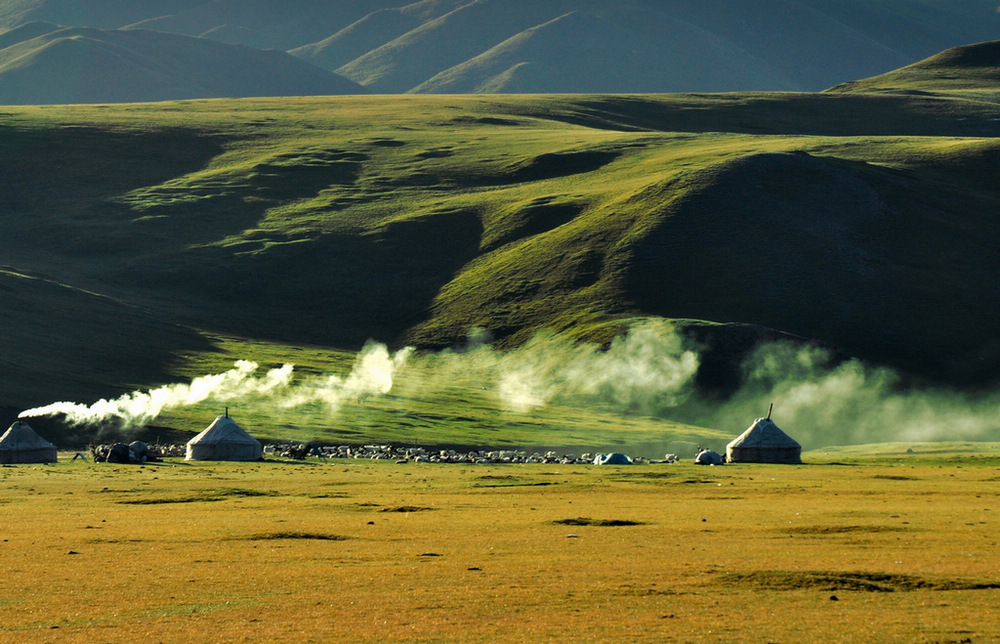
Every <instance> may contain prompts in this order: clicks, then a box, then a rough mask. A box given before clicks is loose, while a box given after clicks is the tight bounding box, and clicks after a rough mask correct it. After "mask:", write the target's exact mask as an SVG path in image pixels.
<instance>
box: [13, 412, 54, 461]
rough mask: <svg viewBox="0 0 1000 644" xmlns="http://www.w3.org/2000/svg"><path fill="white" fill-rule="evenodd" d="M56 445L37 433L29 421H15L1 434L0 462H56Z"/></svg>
mask: <svg viewBox="0 0 1000 644" xmlns="http://www.w3.org/2000/svg"><path fill="white" fill-rule="evenodd" d="M56 459H57V455H56V446H55V445H53V444H52V443H50V442H49V441H47V440H45V439H44V438H42V437H41V436H39V435H38V434H36V433H35V430H33V429H32V428H31V426H30V425H28V423H25V422H22V421H20V420H18V421H15V422H14V424H13V425H11V426H10V428H9V429H8V430H7V431H6V432H4V435H3V436H0V463H3V464H4V465H7V464H9V463H55V462H56Z"/></svg>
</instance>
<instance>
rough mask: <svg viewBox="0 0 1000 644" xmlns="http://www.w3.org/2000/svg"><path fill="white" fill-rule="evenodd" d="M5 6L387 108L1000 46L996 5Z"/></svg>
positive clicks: (854, 67)
mask: <svg viewBox="0 0 1000 644" xmlns="http://www.w3.org/2000/svg"><path fill="white" fill-rule="evenodd" d="M3 4H4V6H3V7H2V8H0V28H2V27H7V28H13V27H16V26H19V25H21V24H23V23H25V22H28V21H32V20H38V21H47V22H52V23H57V24H64V25H71V26H80V27H96V28H101V29H124V28H143V29H149V30H156V31H161V32H169V33H176V34H183V35H188V36H199V37H204V38H209V39H214V40H217V41H221V42H225V43H228V44H242V45H246V46H250V47H254V48H261V49H280V50H283V51H289V52H291V53H293V54H294V55H296V56H298V57H300V58H302V59H303V60H306V61H308V62H310V63H312V64H314V65H317V66H320V67H323V68H325V69H327V70H330V71H337V72H338V73H341V74H343V75H345V76H347V77H348V78H350V79H352V80H354V81H356V82H358V83H360V84H361V85H363V86H365V87H367V88H368V89H370V90H372V91H376V92H388V93H402V92H505V93H506V92H537V93H546V92H629V93H650V92H682V91H733V90H745V89H756V90H789V89H791V90H802V91H818V90H822V89H824V88H827V87H831V86H834V85H837V84H839V83H842V82H844V81H845V80H849V79H858V78H867V77H871V76H875V75H878V74H882V73H886V72H888V71H890V70H893V69H897V68H899V67H902V66H905V65H908V64H911V63H913V62H915V61H918V60H921V59H923V58H926V57H928V56H931V55H933V54H935V53H936V52H940V51H942V50H944V49H947V48H951V47H956V46H961V45H966V44H969V43H974V42H982V41H988V40H993V39H995V38H996V35H997V34H998V33H1000V14H998V12H997V3H996V2H994V1H993V0H964V1H963V2H953V1H947V0H883V1H881V2H877V3H873V2H870V1H869V0H837V1H835V2H831V1H830V0H770V1H768V2H754V1H752V0H717V1H713V2H705V1H704V0H670V1H664V0H619V1H616V2H607V1H605V0H546V1H545V2H539V1H537V0H419V1H416V2H411V1H409V0H334V1H325V0H298V1H288V0H252V1H247V0H179V1H176V2H166V1H165V0H135V1H133V2H126V1H125V0H86V1H85V0H11V1H10V2H6V3H3ZM271 93H279V92H278V91H277V90H275V91H273V92H271Z"/></svg>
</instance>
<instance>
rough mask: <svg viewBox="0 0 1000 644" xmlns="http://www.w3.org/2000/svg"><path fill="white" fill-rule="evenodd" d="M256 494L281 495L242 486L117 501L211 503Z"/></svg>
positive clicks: (127, 502) (142, 503)
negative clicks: (181, 494) (180, 494)
mask: <svg viewBox="0 0 1000 644" xmlns="http://www.w3.org/2000/svg"><path fill="white" fill-rule="evenodd" d="M256 496H279V494H278V493H277V492H262V491H260V490H247V489H241V488H234V489H222V490H205V491H204V492H200V493H197V494H187V495H183V496H143V497H138V498H131V499H120V500H117V501H115V503H121V504H124V505H160V504H164V503H211V502H214V501H224V500H226V499H230V498H246V497H256Z"/></svg>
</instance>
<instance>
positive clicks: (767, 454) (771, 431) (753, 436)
mask: <svg viewBox="0 0 1000 644" xmlns="http://www.w3.org/2000/svg"><path fill="white" fill-rule="evenodd" d="M726 460H727V461H728V462H730V463H801V462H802V446H801V445H799V444H798V443H796V442H795V440H794V439H792V437H791V436H789V435H788V434H786V433H785V432H783V431H781V430H780V429H778V426H777V425H775V424H774V421H772V420H771V418H770V417H768V418H758V419H757V420H755V421H754V422H753V425H750V427H749V428H748V429H747V430H746V431H745V432H743V433H742V434H740V435H739V436H737V437H736V438H735V439H733V441H732V442H731V443H729V444H728V445H726Z"/></svg>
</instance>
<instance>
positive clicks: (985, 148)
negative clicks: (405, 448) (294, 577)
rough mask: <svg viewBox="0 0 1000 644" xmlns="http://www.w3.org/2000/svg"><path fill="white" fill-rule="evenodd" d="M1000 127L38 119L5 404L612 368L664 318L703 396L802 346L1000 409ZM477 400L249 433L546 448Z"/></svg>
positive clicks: (6, 194)
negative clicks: (606, 362)
mask: <svg viewBox="0 0 1000 644" xmlns="http://www.w3.org/2000/svg"><path fill="white" fill-rule="evenodd" d="M967 73H968V74H970V75H972V74H974V73H975V72H974V70H972V69H971V68H969V70H968V71H967ZM984 87H987V88H988V87H989V85H988V84H986V85H984ZM998 113H1000V110H998V108H997V104H996V103H995V102H993V100H992V95H991V94H989V93H987V91H986V90H983V91H982V92H980V93H977V94H975V95H974V96H968V95H967V94H966V93H965V92H956V93H948V92H937V93H921V94H918V95H911V94H907V93H901V92H895V93H887V92H877V93H865V92H849V91H846V88H839V89H838V91H836V92H830V93H821V94H797V93H786V94H781V93H778V94H761V93H756V94H754V93H751V94H721V95H656V96H653V95H650V96H627V97H623V96H611V95H581V96H514V97H497V96H492V97H485V96H480V97H477V96H440V97H417V96H410V97H406V96H392V97H385V96H382V97H361V96H352V97H330V98H295V99H243V100H212V101H182V102H168V103H156V104H129V105H115V106H110V105H94V106H71V107H60V106H42V107H7V108H5V109H4V110H3V111H2V113H0V128H2V129H3V134H4V136H3V138H2V143H0V175H2V176H3V178H4V185H5V186H6V188H5V190H4V191H3V192H2V194H0V206H2V213H3V215H2V217H0V256H2V258H3V259H2V264H3V265H5V266H6V267H7V268H6V269H5V272H4V274H3V275H4V281H3V288H4V291H5V293H7V294H8V295H7V296H6V299H5V303H6V304H7V313H8V315H9V316H11V317H13V318H15V319H18V320H24V322H20V323H19V324H17V325H14V326H11V327H10V328H11V329H12V331H11V332H10V333H5V334H4V336H3V338H2V340H0V342H2V343H3V360H4V361H5V362H6V364H7V369H8V372H9V373H12V374H16V375H17V377H16V379H15V382H16V384H10V385H5V386H4V390H3V391H2V392H0V393H2V398H0V405H2V406H4V407H6V408H8V409H10V410H15V411H16V410H17V409H24V408H27V407H31V406H37V405H41V404H44V403H47V402H51V401H54V400H62V399H76V400H80V399H81V398H82V399H83V400H80V401H81V402H89V400H90V399H92V397H94V396H96V395H98V393H97V392H103V393H101V394H100V395H102V396H115V395H119V394H120V393H124V392H127V391H130V390H132V389H134V388H142V387H152V386H155V385H157V384H161V383H165V382H170V381H171V380H172V379H176V378H185V377H193V376H195V375H201V374H204V373H208V372H210V370H212V369H215V367H219V368H218V371H222V370H225V369H226V368H228V366H231V365H232V361H233V360H235V359H241V358H247V359H255V360H256V358H254V357H253V355H252V354H253V353H254V352H255V351H257V349H254V350H253V351H250V350H249V348H250V347H266V349H264V350H262V351H263V353H262V355H263V356H264V357H263V358H261V359H259V360H257V361H258V362H259V363H260V364H261V367H262V368H271V367H275V366H280V364H282V363H283V362H292V363H296V364H305V365H308V364H310V362H311V361H315V360H319V361H320V363H321V364H322V363H323V360H324V359H323V358H322V356H323V355H324V352H326V351H328V350H331V349H337V350H343V351H356V350H358V349H360V348H361V347H362V345H364V343H365V342H366V341H367V340H369V339H373V340H377V341H380V342H385V343H387V344H388V345H389V347H390V349H393V350H395V349H398V348H400V347H402V346H404V345H414V346H416V347H418V348H420V349H421V350H422V351H424V352H426V351H431V352H436V351H440V350H442V349H448V348H455V347H463V346H466V344H467V343H468V337H469V335H470V333H472V334H474V335H475V334H482V333H485V336H486V337H488V339H490V340H491V341H492V343H493V346H494V347H496V348H497V349H513V348H517V347H521V346H530V343H531V342H532V341H533V339H535V338H537V337H539V336H538V334H539V333H540V332H546V333H554V334H556V338H559V340H558V342H563V341H569V342H571V343H572V342H584V343H587V344H588V345H589V344H590V343H593V345H594V346H604V347H608V346H609V345H610V343H611V342H612V340H613V339H614V338H616V337H619V336H621V335H622V334H623V333H625V332H626V331H627V330H628V329H629V328H633V327H634V326H635V325H636V324H637V323H639V322H640V321H642V320H644V319H649V318H653V319H664V320H666V322H665V324H667V325H668V327H669V328H670V329H673V330H676V331H678V332H680V333H681V334H682V336H684V337H686V338H687V340H686V341H685V342H688V343H690V347H696V350H697V351H699V352H701V353H702V357H701V363H700V364H701V370H700V371H699V374H698V380H697V386H698V389H699V392H698V394H699V395H709V396H712V395H722V396H726V395H729V394H731V393H732V391H733V388H738V387H739V385H740V383H741V381H742V380H741V379H742V378H743V377H744V376H743V375H742V371H741V366H740V365H741V363H742V361H743V360H744V359H745V358H746V357H747V356H748V355H750V353H751V352H752V350H753V349H754V347H755V346H757V345H758V344H759V343H760V342H761V341H762V340H765V339H766V340H774V339H779V338H786V339H790V340H795V341H796V342H799V343H801V342H805V343H807V344H809V343H815V344H819V345H822V346H826V347H831V348H833V349H834V350H835V351H836V352H837V353H838V354H839V355H841V356H846V357H857V358H860V359H862V360H864V361H866V362H867V363H869V364H873V365H885V366H889V367H892V368H894V369H897V370H899V371H901V372H902V373H905V374H909V375H910V376H912V377H915V378H917V379H918V381H927V382H935V383H938V384H942V385H946V386H949V387H954V386H959V387H965V388H968V387H986V386H989V385H990V384H991V383H993V382H995V380H996V377H997V375H998V374H1000V345H998V344H997V342H996V340H995V338H997V337H998V331H1000V328H998V326H1000V320H998V319H997V318H996V316H995V314H994V312H993V311H992V309H991V306H992V305H991V302H992V300H991V298H990V297H989V293H992V291H993V290H994V289H995V286H996V285H995V279H994V278H993V272H994V271H993V267H994V266H995V265H996V259H997V257H996V253H997V251H996V249H997V248H1000V244H998V242H1000V240H998V239H997V237H998V235H1000V229H998V227H997V225H996V223H995V222H994V221H993V217H992V213H993V212H995V211H996V206H997V199H998V197H1000V195H998V194H997V191H996V188H995V183H994V181H993V178H992V168H993V167H995V160H996V158H997V154H998V152H1000V146H998V145H1000V144H998V143H997V139H996V136H997V134H998V133H1000V121H998V120H997V115H998ZM28 320H31V321H32V322H30V323H29V322H27V321H28ZM38 324H44V325H45V326H43V327H41V328H43V329H47V332H44V333H43V332H40V331H39V326H37V325H38ZM47 337H51V338H52V339H51V340H48V339H46V338H47ZM136 338H141V341H138V342H137V340H136ZM137 345H138V346H140V348H139V349H136V348H135V347H136V346H137ZM244 354H247V355H244ZM428 355H433V353H431V354H428ZM337 364H338V365H340V366H339V367H333V371H334V372H336V373H345V372H346V370H349V369H350V364H351V362H350V358H348V357H343V358H340V359H338V361H337ZM226 365H228V366H226ZM319 371H322V370H321V369H318V370H317V372H319ZM456 384H459V381H456ZM460 386H461V387H464V388H466V391H465V393H462V394H461V396H460V397H459V399H458V400H456V401H455V403H454V404H453V406H451V407H449V409H450V411H445V412H444V413H443V416H441V417H439V418H435V417H434V414H435V413H436V412H432V411H429V410H427V411H418V408H419V407H420V405H422V404H423V403H422V402H420V398H421V396H424V395H425V394H424V393H421V394H419V395H418V394H413V396H411V397H409V398H404V399H399V400H395V401H393V402H391V404H389V406H390V407H393V408H394V409H393V410H384V411H385V413H383V411H380V409H381V408H380V405H381V404H382V403H379V404H374V406H373V405H362V406H361V407H358V408H357V409H355V412H357V413H358V414H361V415H365V414H369V412H371V413H374V412H376V411H378V414H375V415H374V416H371V417H370V418H375V420H370V419H369V420H362V419H361V416H356V417H350V413H353V412H351V411H350V405H348V406H346V407H343V408H342V410H341V411H342V413H344V414H348V415H347V416H345V417H342V418H337V417H336V416H334V417H331V416H330V415H329V414H326V415H324V414H320V413H318V412H317V415H315V416H309V415H308V414H302V415H300V416H294V415H290V416H289V417H287V418H285V419H284V420H282V421H278V420H277V419H275V418H273V417H272V414H274V413H278V415H280V413H279V412H274V411H273V410H272V411H268V410H267V409H266V408H265V409H258V410H254V411H252V412H249V411H248V415H249V417H247V418H244V421H245V422H247V424H248V425H250V426H254V425H256V426H257V428H258V429H259V431H260V432H261V433H263V434H264V435H266V436H273V437H296V436H302V437H306V438H311V437H320V438H324V439H328V440H337V439H338V437H345V436H349V435H356V433H357V432H355V429H352V428H357V427H366V429H365V430H364V432H362V433H363V434H364V435H365V436H371V437H373V438H374V437H378V436H383V437H392V438H393V439H394V440H397V439H402V438H409V439H411V440H413V441H415V442H442V443H449V444H464V443H468V442H479V441H480V440H482V441H484V442H487V441H488V442H496V443H501V444H526V443H529V442H531V441H532V439H531V438H530V436H528V435H517V436H515V435H514V434H516V432H514V430H513V429H512V427H513V426H514V425H516V422H515V421H512V420H511V418H509V417H507V416H504V414H499V415H498V414H497V412H496V410H495V408H494V409H488V407H489V405H486V404H485V403H484V404H483V405H480V404H479V403H478V402H476V400H477V399H478V398H481V395H477V394H475V391H477V390H482V389H484V388H485V389H490V388H491V386H492V383H490V382H484V381H477V380H476V377H473V376H470V377H469V378H468V379H467V380H465V381H462V382H461V383H460ZM477 388H478V389H477ZM220 404H221V403H219V402H216V403H215V407H216V408H218V407H219V405H220ZM491 404H492V403H491ZM563 404H564V405H568V406H565V407H562V408H558V406H556V407H552V408H550V410H549V411H544V408H542V409H536V412H535V413H538V414H542V415H541V416H539V417H538V418H536V419H527V417H525V418H523V420H524V422H526V423H527V426H526V428H527V429H528V430H531V431H540V432H542V433H541V434H536V437H538V438H537V441H535V442H536V444H547V445H581V444H588V440H589V439H588V438H587V435H586V433H584V434H581V435H577V434H574V433H573V432H575V431H576V430H569V431H568V432H567V431H563V430H560V429H558V428H559V427H562V425H561V423H563V422H564V420H565V419H564V420H559V418H560V415H564V414H565V413H566V412H567V410H568V409H570V408H573V407H574V404H573V403H571V402H570V401H566V400H564V401H563ZM622 405H624V407H623V406H622ZM669 406H670V405H668V404H666V403H662V404H661V403H656V404H646V403H642V404H639V403H636V402H635V401H632V402H627V403H619V405H618V406H617V407H610V408H605V409H604V411H602V410H601V409H600V405H598V406H597V407H598V408H597V409H591V410H590V411H587V412H586V413H585V414H584V416H581V418H580V421H579V427H581V428H585V427H588V426H591V427H600V426H602V425H603V424H604V422H605V421H604V420H601V419H600V417H599V416H600V414H602V413H610V416H608V417H607V418H606V420H610V421H611V422H612V424H613V423H615V422H619V423H620V421H618V420H614V419H618V418H621V417H622V412H623V410H625V411H628V410H631V411H630V412H629V413H631V414H636V415H638V416H639V417H642V418H649V421H648V422H649V424H648V425H642V423H646V422H647V421H642V423H640V425H641V426H639V425H633V424H632V423H631V421H629V422H628V423H624V424H622V425H621V426H620V427H608V432H605V433H603V434H600V436H601V438H600V442H602V443H605V444H607V443H615V442H616V441H620V442H629V441H632V442H634V443H645V442H647V438H649V437H650V436H656V435H657V434H658V432H659V433H661V435H665V434H663V432H666V433H667V434H669V432H670V431H673V430H670V429H669V428H667V427H666V426H664V425H662V424H661V423H663V422H665V421H667V420H669V421H670V422H675V423H676V422H682V423H689V424H690V423H693V424H703V423H702V422H701V420H698V419H699V418H702V419H703V417H701V416H697V415H689V416H684V417H674V418H671V416H670V414H669V413H666V412H665V411H664V410H665V409H666V408H668V407H669ZM265 407H266V405H265ZM494 407H495V405H494ZM480 408H481V411H475V410H477V409H480ZM576 408H579V406H578V405H577V406H576ZM761 411H763V410H761ZM400 412H402V413H404V414H406V413H410V414H411V416H410V417H409V418H408V419H401V418H400V417H398V416H395V420H392V419H393V418H394V415H395V414H398V413H400ZM505 413H506V412H505ZM591 413H594V414H598V416H588V415H587V414H591ZM758 413H760V412H758ZM197 414H198V415H200V417H201V418H204V417H205V416H206V415H208V414H212V415H214V413H213V412H212V411H208V410H206V409H204V408H198V410H197ZM257 414H260V415H259V416H257ZM421 414H423V416H421ZM547 414H548V415H547ZM182 416H183V414H182ZM181 418H182V417H176V418H175V420H177V422H179V423H181V424H184V425H186V426H188V427H190V424H196V423H199V421H198V420H196V419H195V418H192V417H183V419H182V420H181ZM414 418H417V419H419V418H424V421H414V420H413V419H414ZM749 420H752V418H751V419H747V420H745V422H747V423H748V422H749ZM170 422H173V421H170V420H169V418H168V419H167V424H169V423H170ZM203 422H207V421H203ZM566 422H568V421H566ZM189 423H190V424H189ZM366 423H367V424H366ZM414 423H415V426H416V428H415V429H411V428H408V425H412V424H414ZM738 423H739V424H736V425H726V426H725V427H719V426H718V425H717V424H713V423H711V422H709V423H708V426H709V427H711V429H705V430H703V433H702V434H701V436H707V437H710V436H712V435H714V434H713V432H715V431H717V430H720V429H721V430H723V432H724V434H725V433H735V432H738V431H741V430H742V429H743V426H741V425H743V423H744V421H738ZM569 424H570V425H572V424H573V423H569ZM678 427H680V426H678ZM195 428H198V427H197V426H196V427H195ZM193 429H194V428H193ZM633 430H634V436H633V437H632V438H629V439H625V438H622V436H623V435H629V434H632V432H633ZM531 431H529V432H528V433H529V434H530V433H531ZM581 431H583V430H581ZM678 431H679V432H680V434H679V435H681V434H684V435H689V430H686V429H683V428H680V429H678ZM546 432H548V433H546ZM686 432H688V434H685V433H686ZM352 433H353V434H352ZM470 436H472V437H475V438H473V439H469V440H466V438H468V437H470ZM570 436H572V439H571V440H570V439H569V437H570ZM357 437H358V438H360V436H357ZM689 437H690V436H689ZM490 439H495V440H490ZM633 439H634V440H633ZM683 440H688V439H687V438H684V439H683ZM691 440H692V441H697V440H698V439H697V438H692V439H691ZM659 442H660V443H664V442H666V443H669V440H668V439H663V440H660V441H659Z"/></svg>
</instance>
